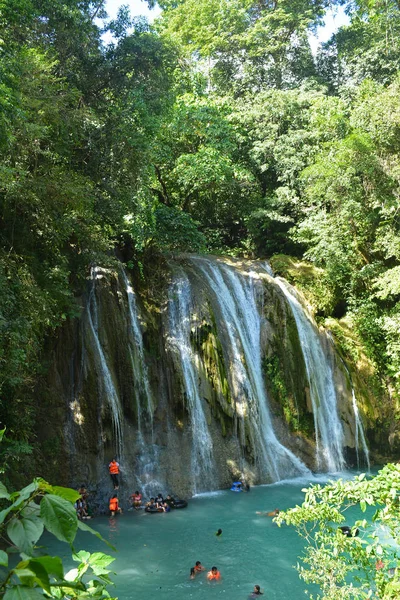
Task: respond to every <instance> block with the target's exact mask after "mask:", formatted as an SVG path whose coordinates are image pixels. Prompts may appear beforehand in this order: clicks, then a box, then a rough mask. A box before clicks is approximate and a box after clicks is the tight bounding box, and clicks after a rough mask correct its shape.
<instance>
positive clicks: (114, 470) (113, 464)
mask: <svg viewBox="0 0 400 600" xmlns="http://www.w3.org/2000/svg"><path fill="white" fill-rule="evenodd" d="M108 468H109V469H110V473H111V475H117V474H118V473H119V464H118V463H117V461H115V460H113V461H112V462H110V464H109V465H108Z"/></svg>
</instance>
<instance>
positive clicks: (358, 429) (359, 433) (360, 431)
mask: <svg viewBox="0 0 400 600" xmlns="http://www.w3.org/2000/svg"><path fill="white" fill-rule="evenodd" d="M328 338H329V340H330V342H331V344H332V346H333V347H335V341H334V339H333V337H332V335H331V333H330V332H329V331H328ZM339 358H340V360H341V361H342V365H343V366H344V368H345V370H346V373H347V376H348V378H349V382H350V386H351V402H352V407H353V413H354V446H355V449H356V457H357V468H358V469H359V468H360V466H361V465H360V440H361V448H362V451H363V453H364V458H365V462H366V465H367V469H368V471H370V469H371V464H370V460H369V450H368V445H367V440H366V439H365V433H364V427H363V424H362V420H361V417H360V412H359V410H358V403H357V398H356V392H355V390H354V386H353V381H352V378H351V374H350V371H349V369H348V367H347V365H346V363H345V361H344V360H343V358H342V357H341V356H340V355H339Z"/></svg>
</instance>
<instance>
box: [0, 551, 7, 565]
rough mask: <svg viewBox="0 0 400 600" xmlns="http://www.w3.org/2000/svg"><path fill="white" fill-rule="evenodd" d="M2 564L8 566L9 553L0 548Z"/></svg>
mask: <svg viewBox="0 0 400 600" xmlns="http://www.w3.org/2000/svg"><path fill="white" fill-rule="evenodd" d="M0 566H1V567H8V554H7V553H6V552H4V550H0Z"/></svg>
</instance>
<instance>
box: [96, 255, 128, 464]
mask: <svg viewBox="0 0 400 600" xmlns="http://www.w3.org/2000/svg"><path fill="white" fill-rule="evenodd" d="M102 273H103V270H102V269H100V268H99V267H92V269H91V271H90V276H91V280H92V288H91V290H90V294H89V302H88V308H87V320H88V323H89V329H90V332H91V334H92V337H93V342H94V344H93V347H94V349H95V354H96V360H95V364H96V370H97V375H98V380H99V385H100V393H101V396H102V399H103V401H105V402H107V403H108V405H109V408H110V412H111V419H112V424H113V431H114V438H115V439H114V443H115V452H116V454H117V455H118V456H119V457H121V456H122V453H123V443H122V441H123V440H122V420H123V411H122V406H121V403H120V401H119V397H118V394H117V391H116V389H115V386H114V383H113V380H112V376H111V372H110V369H109V368H108V365H107V360H106V357H105V355H104V351H103V348H102V345H101V342H100V339H99V334H98V327H99V322H98V307H97V300H96V280H97V279H99V278H101V277H102Z"/></svg>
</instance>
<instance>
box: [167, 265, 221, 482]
mask: <svg viewBox="0 0 400 600" xmlns="http://www.w3.org/2000/svg"><path fill="white" fill-rule="evenodd" d="M192 312H193V299H192V293H191V285H190V281H189V279H188V277H187V276H186V275H183V274H181V275H179V276H178V277H176V278H175V279H174V281H173V282H172V284H171V286H170V289H169V303H168V344H169V347H170V349H171V351H172V352H173V353H174V355H175V356H176V357H177V359H178V361H179V369H180V371H181V374H182V378H183V386H184V390H185V397H186V402H187V408H188V412H189V418H190V423H191V430H192V440H193V441H192V456H191V466H192V475H193V488H194V493H196V492H199V491H205V490H209V489H212V485H213V480H215V465H214V457H213V443H212V439H211V436H210V433H209V430H208V425H207V420H206V417H205V415H204V410H203V404H202V399H201V398H200V394H199V376H198V367H197V364H196V357H195V354H194V352H193V350H192V347H191V340H190V333H191V315H192Z"/></svg>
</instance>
